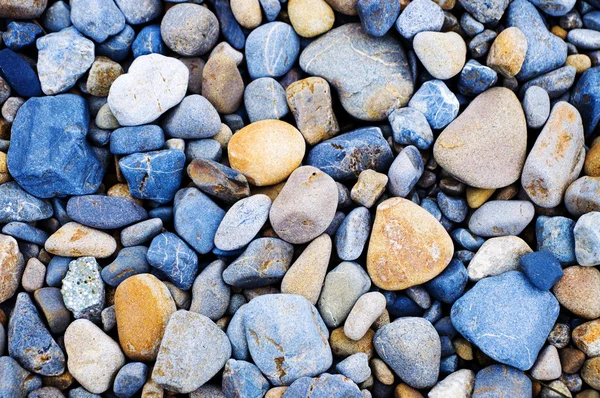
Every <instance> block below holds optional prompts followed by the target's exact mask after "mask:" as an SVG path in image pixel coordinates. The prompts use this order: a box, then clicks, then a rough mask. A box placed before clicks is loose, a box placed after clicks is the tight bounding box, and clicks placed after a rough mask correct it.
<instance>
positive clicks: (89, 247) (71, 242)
mask: <svg viewBox="0 0 600 398" xmlns="http://www.w3.org/2000/svg"><path fill="white" fill-rule="evenodd" d="M44 247H45V249H46V251H47V252H48V253H52V254H55V255H57V256H62V257H84V256H90V257H95V258H106V257H109V256H110V255H112V254H113V253H114V252H115V250H116V249H117V242H116V241H115V239H114V238H113V237H112V236H110V235H109V234H107V233H105V232H102V231H98V230H96V229H93V228H89V227H86V226H84V225H81V224H78V223H76V222H68V223H66V224H65V225H63V226H62V227H60V229H59V230H58V231H56V232H55V233H53V234H52V235H50V237H49V238H48V240H46V244H45V246H44Z"/></svg>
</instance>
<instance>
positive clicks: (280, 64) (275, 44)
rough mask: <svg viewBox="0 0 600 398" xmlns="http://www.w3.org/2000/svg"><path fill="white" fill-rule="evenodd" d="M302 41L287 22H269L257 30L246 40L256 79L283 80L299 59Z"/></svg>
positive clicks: (251, 73) (251, 67) (249, 68)
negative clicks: (272, 78) (271, 78)
mask: <svg viewBox="0 0 600 398" xmlns="http://www.w3.org/2000/svg"><path fill="white" fill-rule="evenodd" d="M299 52H300V39H299V37H298V35H297V34H296V32H295V31H294V29H293V28H292V27H291V26H290V25H288V24H286V23H284V22H279V21H277V22H269V23H267V24H264V25H261V26H259V27H258V28H256V29H254V30H253V31H252V32H251V33H250V34H249V35H248V38H247V40H246V47H245V55H246V65H247V66H248V74H249V75H250V77H251V78H252V79H258V78H260V77H281V76H283V75H285V74H286V73H287V72H288V71H289V70H290V69H291V68H292V66H293V65H294V64H295V63H296V60H297V59H298V53H299Z"/></svg>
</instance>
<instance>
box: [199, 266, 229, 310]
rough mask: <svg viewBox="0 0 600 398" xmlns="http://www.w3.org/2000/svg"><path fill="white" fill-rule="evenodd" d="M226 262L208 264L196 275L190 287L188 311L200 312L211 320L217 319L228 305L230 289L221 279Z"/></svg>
mask: <svg viewBox="0 0 600 398" xmlns="http://www.w3.org/2000/svg"><path fill="white" fill-rule="evenodd" d="M225 267H226V264H225V263H224V262H223V261H221V260H216V261H213V262H212V263H210V264H208V265H207V266H206V268H204V270H202V272H201V273H200V275H198V277H197V278H196V280H195V281H194V285H193V287H192V303H191V305H190V311H192V312H197V313H199V314H202V315H204V316H206V317H208V318H210V319H211V320H213V321H217V320H219V319H220V318H221V317H222V316H223V315H225V312H226V311H227V307H228V306H229V302H230V299H231V291H230V288H229V285H227V284H226V283H225V281H223V276H222V275H223V271H224V270H225Z"/></svg>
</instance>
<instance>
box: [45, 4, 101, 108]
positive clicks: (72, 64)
mask: <svg viewBox="0 0 600 398" xmlns="http://www.w3.org/2000/svg"><path fill="white" fill-rule="evenodd" d="M80 1H81V0H80ZM36 46H37V49H38V62H37V70H38V76H39V78H40V83H41V86H42V91H43V92H44V94H46V95H55V94H59V93H62V92H64V91H67V90H68V89H70V88H71V87H73V86H74V85H75V83H76V82H77V80H78V79H79V78H80V77H81V76H83V74H84V73H85V72H87V71H88V69H89V68H90V67H91V66H92V63H93V62H94V42H93V41H91V40H88V39H86V38H85V37H83V36H82V35H81V33H79V31H78V30H77V29H75V28H73V27H69V28H66V29H64V30H61V31H60V32H56V33H50V34H47V35H46V36H43V37H40V38H39V39H38V40H37V42H36ZM66 111H68V109H66Z"/></svg>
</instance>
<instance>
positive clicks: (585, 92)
mask: <svg viewBox="0 0 600 398" xmlns="http://www.w3.org/2000/svg"><path fill="white" fill-rule="evenodd" d="M598 81H600V68H597V67H596V68H590V69H588V70H587V71H585V72H584V73H583V75H581V78H580V79H579V81H578V82H577V84H576V85H575V88H574V89H573V92H572V99H571V101H572V104H573V106H575V107H576V108H577V109H578V110H579V112H580V113H581V118H582V119H583V126H584V128H585V133H586V137H589V136H590V134H591V133H592V132H593V131H594V129H595V128H596V126H597V125H598V121H599V120H600V117H599V115H600V112H599V111H598V109H600V100H599V99H600V91H598Z"/></svg>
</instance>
